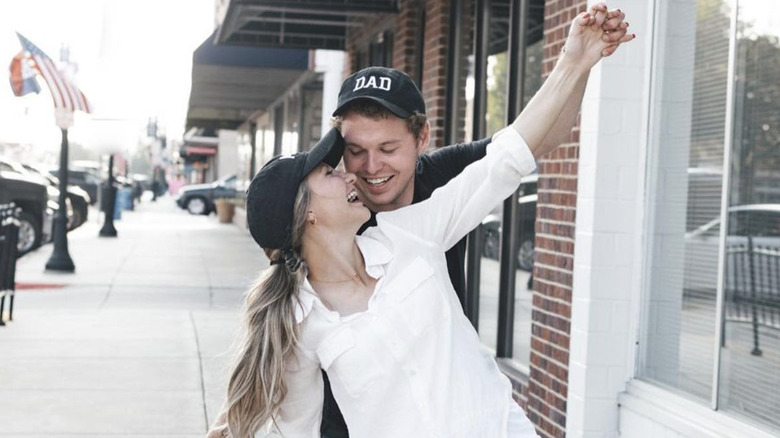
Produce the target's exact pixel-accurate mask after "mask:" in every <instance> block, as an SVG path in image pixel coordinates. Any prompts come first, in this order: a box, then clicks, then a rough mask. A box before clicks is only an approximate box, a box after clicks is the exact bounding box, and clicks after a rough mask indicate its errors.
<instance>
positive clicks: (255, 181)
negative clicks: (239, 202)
mask: <svg viewBox="0 0 780 438" xmlns="http://www.w3.org/2000/svg"><path fill="white" fill-rule="evenodd" d="M343 154H344V139H343V138H342V137H341V133H340V132H339V131H338V130H337V129H336V128H333V129H331V130H330V131H328V133H327V134H325V136H324V137H322V139H320V141H318V142H317V144H316V145H315V146H314V148H312V150H310V151H308V152H298V153H296V154H294V155H279V156H276V157H274V158H273V159H272V160H271V161H269V162H268V163H266V164H265V165H264V166H263V168H262V169H260V172H258V173H257V175H255V177H254V178H252V182H251V183H250V184H249V188H248V189H247V191H246V216H247V222H248V223H249V232H250V233H251V234H252V237H253V238H254V239H255V241H256V242H257V243H258V244H259V245H260V247H261V248H268V249H281V248H284V247H285V246H288V245H290V244H291V243H292V221H293V210H294V208H295V197H296V196H297V194H298V187H299V186H300V184H301V182H302V181H303V180H304V179H306V176H307V175H308V174H310V173H311V171H312V170H314V168H315V167H317V166H319V165H320V163H325V164H328V165H329V166H332V167H336V166H337V165H338V164H339V161H341V156H342V155H343Z"/></svg>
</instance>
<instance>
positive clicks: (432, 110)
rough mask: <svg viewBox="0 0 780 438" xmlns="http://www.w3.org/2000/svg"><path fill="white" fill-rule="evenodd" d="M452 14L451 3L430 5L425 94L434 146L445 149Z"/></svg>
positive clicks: (434, 1)
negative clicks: (448, 39)
mask: <svg viewBox="0 0 780 438" xmlns="http://www.w3.org/2000/svg"><path fill="white" fill-rule="evenodd" d="M449 10H450V2H449V0H429V1H428V2H427V3H426V15H425V16H426V22H425V37H424V38H425V45H424V48H423V65H424V66H425V67H424V68H423V81H422V93H423V98H425V104H426V106H427V108H426V110H427V111H426V112H427V114H428V121H429V122H430V124H431V143H430V144H431V146H441V145H442V138H443V137H444V116H445V105H446V104H447V102H446V98H445V96H446V91H447V90H446V84H447V82H446V81H447V77H446V74H447V32H448V29H449Z"/></svg>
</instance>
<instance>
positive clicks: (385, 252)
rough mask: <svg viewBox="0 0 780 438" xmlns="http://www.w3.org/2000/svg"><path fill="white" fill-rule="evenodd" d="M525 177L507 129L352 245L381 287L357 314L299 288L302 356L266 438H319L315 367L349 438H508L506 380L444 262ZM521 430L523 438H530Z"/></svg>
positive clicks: (525, 163)
mask: <svg viewBox="0 0 780 438" xmlns="http://www.w3.org/2000/svg"><path fill="white" fill-rule="evenodd" d="M534 168H535V162H534V158H533V155H532V154H531V152H530V150H529V149H528V146H527V145H526V144H525V142H524V141H523V139H522V138H521V137H520V135H519V134H518V133H517V132H516V131H515V130H514V129H512V128H508V129H505V130H503V131H501V132H500V133H498V134H496V136H494V139H493V142H492V143H491V144H490V145H489V146H488V148H487V155H486V156H485V158H483V159H482V160H480V161H478V162H475V163H474V164H472V165H470V166H468V167H467V168H466V169H465V170H464V171H463V172H462V173H461V174H460V175H459V176H458V177H456V178H454V179H453V180H451V181H450V182H449V183H448V184H447V185H445V186H444V187H441V188H440V189H438V190H436V191H435V192H433V194H432V195H431V197H430V199H428V200H426V201H423V202H420V203H418V204H413V205H410V206H408V207H405V208H401V209H399V210H396V211H392V212H383V213H379V214H378V215H377V226H376V227H372V228H369V229H368V230H366V232H365V233H363V235H362V236H357V237H356V239H357V245H358V247H359V248H360V251H361V252H362V253H363V257H364V259H365V263H366V271H367V272H368V274H369V275H370V276H372V277H374V278H376V279H378V281H377V284H376V289H375V290H374V293H373V295H372V296H371V298H370V300H369V302H368V308H367V310H365V311H363V312H360V313H356V314H352V315H349V316H344V317H342V316H340V315H339V314H338V313H337V312H334V311H331V310H329V309H327V308H326V307H325V306H324V305H323V303H322V302H321V301H320V299H319V298H318V296H317V293H316V292H315V291H314V288H312V286H311V284H309V282H308V281H306V280H304V282H303V283H302V284H301V288H300V307H299V308H298V309H297V310H298V311H297V313H296V318H297V320H298V322H299V324H300V327H299V328H300V339H299V346H298V347H299V352H298V354H297V357H296V359H295V360H294V361H292V363H289V364H288V366H287V368H286V382H287V386H288V393H287V397H286V398H285V400H284V402H283V405H282V408H281V411H280V413H279V415H278V416H277V418H276V426H275V427H273V429H274V433H272V434H271V435H270V436H275V433H279V432H281V434H282V436H284V437H290V438H292V437H296V438H297V437H310V438H314V437H319V436H320V422H321V416H322V404H323V382H322V377H321V375H320V368H322V369H323V370H325V372H327V373H328V377H329V379H330V382H331V387H332V390H333V395H334V397H335V399H336V401H337V402H338V404H339V407H340V408H341V412H342V414H343V415H344V419H345V421H346V423H347V426H348V428H349V432H350V436H351V437H352V438H364V437H371V438H383V437H388V438H390V437H392V438H410V437H426V438H428V437H447V438H449V437H464V438H465V437H468V438H474V437H489V438H493V437H496V438H498V437H506V436H507V427H508V419H509V415H510V406H511V405H512V404H513V403H514V401H513V400H512V388H511V385H510V382H509V380H508V379H507V377H506V376H504V375H503V374H502V373H501V371H500V370H499V369H498V366H497V364H496V362H495V359H494V358H493V356H492V354H491V353H490V352H489V351H488V350H487V349H486V348H485V347H484V346H483V345H482V343H481V342H480V340H479V336H478V335H477V332H476V331H475V330H474V328H473V327H472V325H471V323H470V322H469V320H468V319H467V318H466V317H465V315H464V314H463V310H462V309H461V306H460V302H459V301H458V298H457V295H456V294H455V291H454V289H453V287H452V284H451V283H450V280H449V276H448V274H447V262H446V260H445V257H444V252H445V251H446V250H447V249H449V248H450V247H452V246H453V245H454V244H455V243H456V242H458V240H460V239H461V238H462V237H463V236H464V235H466V234H467V233H468V232H469V231H471V230H472V229H474V228H475V227H476V226H477V225H478V224H479V223H480V221H481V220H482V219H483V218H484V217H485V215H486V214H488V213H489V212H490V210H491V209H493V208H494V207H495V206H496V205H498V204H499V203H500V202H501V201H502V200H503V199H505V198H506V197H508V196H509V195H511V194H512V192H513V191H514V190H516V189H517V186H518V185H519V183H520V178H521V177H522V176H524V175H527V174H529V173H531V172H532V171H533V170H534ZM523 420H524V421H525V422H528V420H527V419H525V418H524V419H523ZM528 429H530V431H531V432H530V433H529V434H528V435H523V436H534V437H535V436H536V434H535V432H533V427H529V428H528ZM260 436H264V434H263V433H261V434H260Z"/></svg>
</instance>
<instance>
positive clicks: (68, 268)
mask: <svg viewBox="0 0 780 438" xmlns="http://www.w3.org/2000/svg"><path fill="white" fill-rule="evenodd" d="M61 131H62V146H61V147H60V197H59V203H60V207H59V208H58V209H57V215H56V216H55V217H54V252H52V254H51V257H49V260H48V261H47V262H46V269H47V270H52V271H64V272H73V271H75V270H76V266H75V265H74V264H73V259H71V258H70V254H69V253H68V209H67V208H66V206H65V199H66V197H67V195H68V192H67V190H68V130H67V129H66V128H61Z"/></svg>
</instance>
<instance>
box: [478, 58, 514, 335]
mask: <svg viewBox="0 0 780 438" xmlns="http://www.w3.org/2000/svg"><path fill="white" fill-rule="evenodd" d="M505 50H506V49H505ZM487 76H488V77H487V114H485V119H486V123H487V135H488V136H489V135H493V134H494V133H496V132H497V131H498V130H499V129H501V128H503V127H504V126H505V125H506V87H507V57H506V51H504V52H501V53H499V54H496V55H490V56H488V66H487ZM502 211H503V205H499V206H498V207H496V209H495V210H494V211H492V212H491V213H490V214H489V215H488V216H487V217H486V218H485V219H484V220H483V221H482V229H483V233H484V234H483V235H484V238H483V244H484V246H483V251H482V262H481V266H480V277H479V278H480V284H479V337H480V339H481V340H482V342H483V343H484V344H485V345H487V346H488V347H490V348H493V349H495V348H496V336H497V331H498V284H499V271H500V268H499V264H498V252H499V247H500V246H501V215H502Z"/></svg>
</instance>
